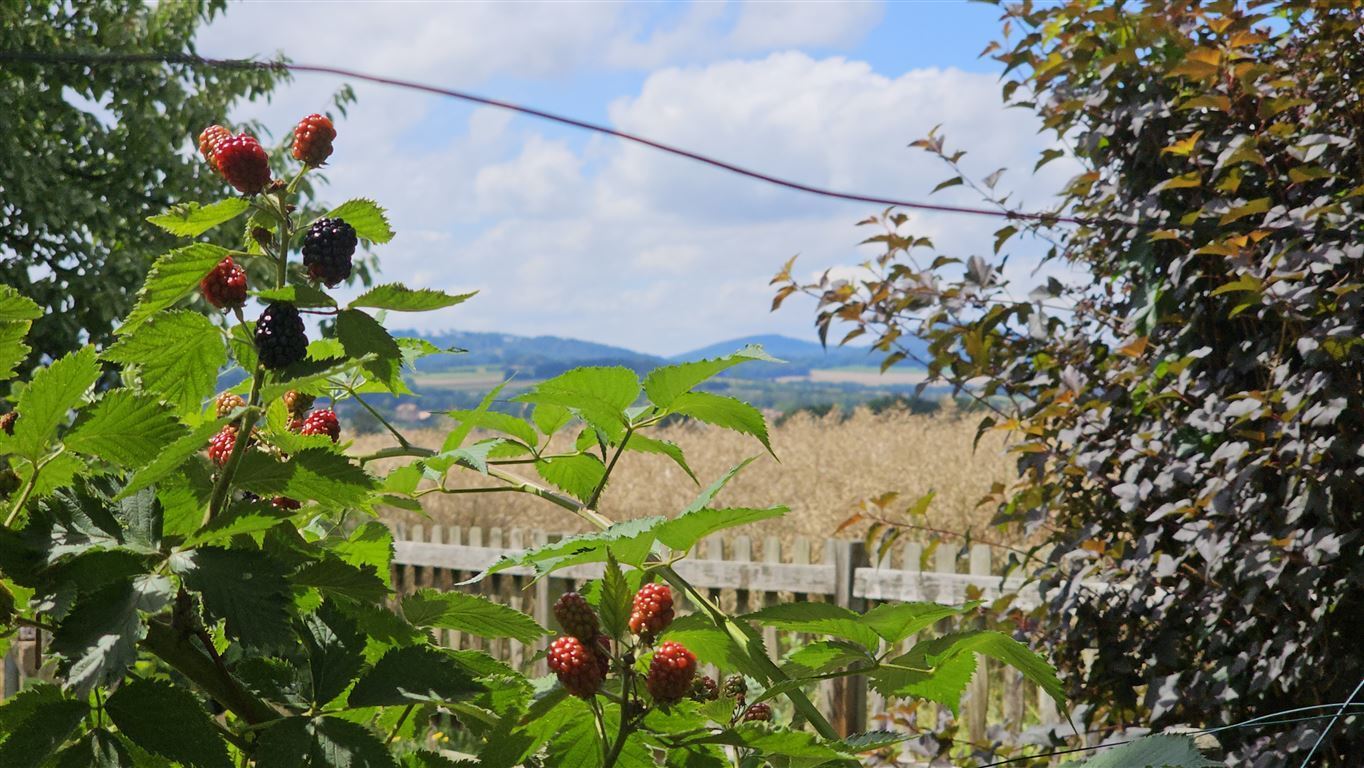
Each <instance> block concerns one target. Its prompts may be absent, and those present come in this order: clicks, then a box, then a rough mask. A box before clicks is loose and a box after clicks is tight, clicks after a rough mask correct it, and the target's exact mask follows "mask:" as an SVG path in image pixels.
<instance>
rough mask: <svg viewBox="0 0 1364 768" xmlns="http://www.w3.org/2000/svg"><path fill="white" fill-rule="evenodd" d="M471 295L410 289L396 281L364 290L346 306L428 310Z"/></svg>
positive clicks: (449, 304)
mask: <svg viewBox="0 0 1364 768" xmlns="http://www.w3.org/2000/svg"><path fill="white" fill-rule="evenodd" d="M473 296H474V294H473V293H461V294H453V293H446V292H445V291H437V290H433V289H431V288H419V289H412V288H408V287H407V286H405V285H400V284H398V283H386V284H384V285H376V286H374V287H373V288H371V289H369V290H368V291H365V292H364V293H362V294H360V295H359V296H358V297H356V298H355V299H354V300H352V301H351V303H350V304H348V305H347V306H348V307H349V308H350V309H355V308H356V307H369V308H371V309H388V310H392V311H395V312H428V311H430V310H433V309H444V308H445V307H453V306H455V305H456V304H462V303H464V302H465V301H468V300H469V299H470V298H472V297H473Z"/></svg>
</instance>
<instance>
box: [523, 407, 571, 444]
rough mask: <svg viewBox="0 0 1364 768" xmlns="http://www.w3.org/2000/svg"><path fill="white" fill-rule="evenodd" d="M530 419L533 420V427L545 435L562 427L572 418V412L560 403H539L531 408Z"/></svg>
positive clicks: (551, 433)
mask: <svg viewBox="0 0 1364 768" xmlns="http://www.w3.org/2000/svg"><path fill="white" fill-rule="evenodd" d="M530 420H531V421H533V422H535V428H536V429H538V430H540V433H541V434H543V435H545V436H546V437H548V436H550V435H553V434H554V433H555V432H558V431H559V430H561V429H563V428H564V425H565V424H567V423H568V422H570V421H572V420H573V414H572V413H571V412H570V411H569V410H568V409H567V408H565V407H563V406H561V405H554V404H553V403H541V404H540V405H537V406H535V407H534V408H532V409H531V412H530Z"/></svg>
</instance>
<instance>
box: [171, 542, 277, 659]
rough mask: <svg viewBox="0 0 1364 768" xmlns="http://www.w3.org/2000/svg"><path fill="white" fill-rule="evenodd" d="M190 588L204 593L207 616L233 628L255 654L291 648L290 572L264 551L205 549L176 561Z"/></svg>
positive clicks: (174, 564) (231, 634)
mask: <svg viewBox="0 0 1364 768" xmlns="http://www.w3.org/2000/svg"><path fill="white" fill-rule="evenodd" d="M171 568H172V570H174V571H175V573H176V574H178V575H179V576H180V578H181V580H182V581H183V583H184V585H185V587H186V588H187V589H190V590H192V591H195V592H198V593H199V594H200V596H201V597H202V599H203V602H204V610H205V611H206V612H207V613H208V614H209V615H211V616H212V617H213V618H215V619H223V620H225V621H226V622H227V634H228V636H229V637H232V638H234V639H236V640H239V641H241V642H242V643H243V644H244V645H247V646H250V647H255V648H279V647H286V646H288V645H290V644H291V643H292V642H293V632H291V631H290V627H289V624H290V621H291V620H292V617H291V616H290V613H289V605H290V601H289V582H288V581H287V580H286V579H285V568H284V566H283V565H281V564H280V563H279V562H278V561H277V560H275V559H274V558H273V557H271V556H269V555H267V554H266V553H264V552H261V551H258V550H248V549H223V548H221V547H200V548H199V549H195V550H191V551H188V552H181V553H179V554H176V555H175V556H174V557H172V558H171Z"/></svg>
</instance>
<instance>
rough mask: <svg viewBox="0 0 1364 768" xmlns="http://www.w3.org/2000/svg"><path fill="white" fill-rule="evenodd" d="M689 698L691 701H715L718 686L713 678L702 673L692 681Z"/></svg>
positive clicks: (718, 696) (717, 694)
mask: <svg viewBox="0 0 1364 768" xmlns="http://www.w3.org/2000/svg"><path fill="white" fill-rule="evenodd" d="M691 698H692V700H693V701H715V700H716V699H718V698H720V686H718V685H716V684H715V678H713V677H711V676H710V675H702V676H701V677H698V678H696V679H695V680H694V681H692V684H691Z"/></svg>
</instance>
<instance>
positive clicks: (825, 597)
mask: <svg viewBox="0 0 1364 768" xmlns="http://www.w3.org/2000/svg"><path fill="white" fill-rule="evenodd" d="M558 537H559V534H556V533H552V532H548V531H539V530H532V531H526V530H521V529H511V530H506V531H503V530H502V529H499V528H482V527H471V528H458V527H443V526H439V525H435V526H423V525H412V526H405V525H402V524H397V525H395V526H394V539H395V541H394V559H393V574H392V576H393V584H394V588H395V590H397V591H398V592H399V593H400V594H403V593H407V592H410V591H413V590H415V589H419V588H423V587H433V588H437V589H461V590H464V591H468V592H472V593H475V594H482V595H484V596H487V597H489V598H492V599H495V600H498V601H499V602H503V603H505V604H509V605H512V606H513V607H516V608H518V609H519V610H522V611H524V612H526V613H527V614H529V615H531V616H532V617H534V618H535V619H536V620H537V621H539V622H540V623H541V624H542V625H544V626H546V627H551V628H552V627H553V626H554V624H553V619H552V618H551V613H550V608H551V606H552V605H553V602H554V600H556V599H557V598H558V595H560V594H562V593H563V592H565V591H568V590H570V589H574V588H575V587H576V585H577V584H579V583H581V582H584V581H587V580H589V579H594V578H597V577H599V576H600V575H601V572H602V566H601V565H600V564H589V565H576V566H572V567H569V568H564V569H562V570H560V571H556V572H555V573H553V574H551V575H550V576H549V577H548V578H545V579H541V580H540V581H538V582H533V579H532V577H533V573H532V571H531V570H530V569H528V568H523V567H514V568H509V569H507V570H504V571H500V572H499V573H497V574H494V575H492V576H490V577H488V578H486V579H484V580H483V581H481V582H478V583H476V584H470V585H467V586H462V587H461V586H456V585H457V584H458V583H459V582H461V581H463V580H465V579H467V578H468V577H470V576H472V575H474V574H476V573H479V572H481V571H483V570H484V569H486V568H487V567H488V566H490V565H492V564H493V563H495V562H497V560H498V559H500V558H502V557H503V556H507V555H512V556H515V555H519V554H520V553H522V552H524V551H525V549H526V547H527V546H528V545H529V546H538V545H540V544H544V543H548V542H550V541H553V540H555V539H557V538H558ZM755 550H757V551H756V553H755ZM755 554H756V556H755ZM923 555H924V550H923V548H922V546H921V545H919V544H913V543H911V544H906V545H904V546H903V547H901V548H900V549H899V550H898V551H896V552H894V553H891V555H890V556H889V557H887V558H886V560H885V561H883V562H881V563H880V564H878V565H873V564H871V563H870V562H868V560H867V557H866V552H865V549H864V547H863V545H862V542H860V541H847V540H839V539H829V540H825V541H823V542H820V543H819V544H817V545H816V544H814V543H812V542H810V541H809V540H806V539H796V540H795V541H794V542H790V543H789V544H787V545H786V546H783V545H782V543H781V541H780V540H779V539H778V538H776V537H767V538H764V539H761V540H758V541H754V540H753V539H750V538H749V537H745V536H738V537H734V538H728V539H722V538H720V537H711V538H710V539H707V540H706V541H704V542H702V543H701V544H700V545H699V546H698V547H697V552H696V554H695V556H694V557H691V558H688V559H686V560H682V561H680V562H678V563H677V564H675V565H674V568H675V569H676V570H677V571H678V572H679V573H680V574H681V575H682V576H683V577H684V578H686V579H687V580H688V581H690V582H691V583H692V584H693V585H695V586H696V587H697V588H699V589H702V590H705V591H706V592H707V593H708V596H709V597H710V598H711V599H714V600H718V601H719V602H720V603H721V605H722V606H723V607H724V608H725V609H726V610H731V611H735V612H746V611H750V610H757V609H759V608H762V607H764V606H766V605H772V604H775V603H778V602H787V601H791V600H803V601H816V602H833V603H836V604H838V605H842V606H845V607H848V608H851V609H853V610H859V611H860V610H866V609H868V608H871V607H873V606H874V605H876V604H877V603H880V602H888V601H897V602H898V601H923V602H938V603H947V604H958V603H962V602H964V601H966V600H969V599H972V598H976V599H984V600H992V599H995V598H998V597H1001V596H1003V595H1005V594H1009V593H1014V594H1016V598H1015V601H1014V605H1016V606H1018V607H1021V608H1028V607H1031V606H1035V605H1036V604H1037V602H1038V600H1039V599H1040V597H1039V594H1038V591H1037V589H1036V586H1035V585H1025V584H1024V580H1023V579H1022V578H1020V577H1017V576H1010V577H1005V576H1002V575H1000V574H998V573H996V572H995V571H994V570H993V568H994V562H993V558H992V553H991V550H990V548H989V547H987V546H984V545H975V546H972V547H971V548H970V550H969V554H968V556H967V557H965V558H961V560H962V561H963V562H959V559H958V557H957V551H956V550H955V549H952V548H948V547H942V548H939V549H937V550H936V551H935V552H933V553H932V556H931V557H930V558H927V559H928V560H929V561H930V562H928V563H924V562H923V561H924V560H925V558H924V556H923ZM924 566H927V567H924ZM679 607H680V608H681V609H682V610H686V605H685V601H681V605H680V606H679ZM439 639H440V641H441V642H442V643H445V644H448V645H450V646H451V647H456V648H480V649H483V650H486V651H489V652H490V653H492V654H493V655H495V656H498V657H499V658H501V659H502V660H504V661H507V662H509V663H512V664H520V665H522V666H523V668H525V669H526V670H527V671H529V672H532V673H535V674H543V673H544V672H545V668H544V662H543V659H539V660H536V659H535V654H536V653H537V652H538V651H539V650H541V649H542V648H543V643H541V644H537V645H536V646H534V647H526V646H522V645H521V644H519V643H516V642H513V641H505V640H501V641H498V640H494V641H487V640H484V639H482V638H476V637H469V636H460V635H459V633H449V632H447V633H443V634H442V636H441V638H439ZM812 639H814V638H811V637H807V636H802V635H794V636H792V635H790V634H785V635H779V634H778V633H777V632H776V631H775V630H773V629H770V628H769V629H767V630H765V631H764V640H765V641H766V645H767V648H768V650H769V652H770V653H771V654H772V656H773V658H774V659H776V660H780V658H781V657H782V655H783V654H785V653H786V652H788V651H789V650H791V649H792V648H794V647H797V645H798V644H802V643H805V642H808V641H810V640H812ZM912 643H913V638H911V639H910V640H908V641H906V643H905V649H906V650H907V648H908V646H909V645H910V644H912ZM816 694H817V696H816V699H817V703H818V704H819V706H820V707H821V709H822V710H823V711H824V713H825V714H826V715H827V716H828V717H829V718H830V720H831V721H832V722H833V723H834V724H835V726H836V727H838V728H839V729H840V730H841V731H842V732H844V733H855V732H859V731H863V730H866V729H867V728H869V727H887V726H890V727H896V726H898V727H900V728H903V727H904V723H903V722H892V720H894V719H895V718H902V717H905V716H907V715H909V713H907V712H905V711H902V710H895V709H893V708H889V707H887V706H886V702H885V701H884V700H883V699H882V698H881V697H880V696H878V695H877V694H876V692H875V691H874V690H872V689H871V688H870V687H869V686H868V685H867V681H866V680H865V679H864V678H860V677H852V678H845V679H841V680H834V681H825V682H823V683H821V684H819V686H818V690H817V691H816ZM925 710H928V711H927V712H926V711H925ZM909 716H911V717H912V718H913V719H914V721H915V722H916V723H917V724H918V725H919V726H922V727H931V726H935V725H941V724H943V723H944V722H945V720H944V718H951V717H952V715H951V713H950V712H949V711H948V710H946V709H944V708H941V707H937V706H936V705H924V706H921V707H920V708H919V710H917V711H916V712H915V713H913V714H912V715H909ZM960 718H961V722H962V723H963V724H965V726H966V728H967V731H968V733H969V738H970V739H971V740H973V741H980V742H988V741H989V740H990V735H989V731H988V728H987V725H988V724H989V723H997V724H1002V725H1004V726H1005V727H1006V728H1008V729H1009V731H1011V732H1014V733H1017V732H1020V731H1022V730H1023V729H1024V728H1026V727H1029V726H1033V725H1051V724H1055V723H1057V722H1059V720H1060V718H1059V716H1058V714H1057V711H1056V708H1055V705H1054V704H1053V702H1052V701H1051V699H1050V698H1049V697H1047V696H1046V695H1045V694H1044V693H1042V692H1041V691H1040V690H1038V689H1037V688H1036V687H1035V686H1034V685H1032V684H1031V683H1029V682H1027V681H1025V680H1024V679H1023V678H1022V676H1021V675H1019V674H1018V673H1017V672H1015V671H1014V670H1012V669H1008V668H1005V667H1003V666H1001V665H999V664H996V663H994V662H991V661H989V660H985V659H982V660H981V670H980V672H979V673H978V674H977V675H976V676H975V678H974V679H973V680H972V682H971V687H970V688H969V689H968V693H967V695H966V697H965V699H964V700H963V702H962V707H961V714H960Z"/></svg>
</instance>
